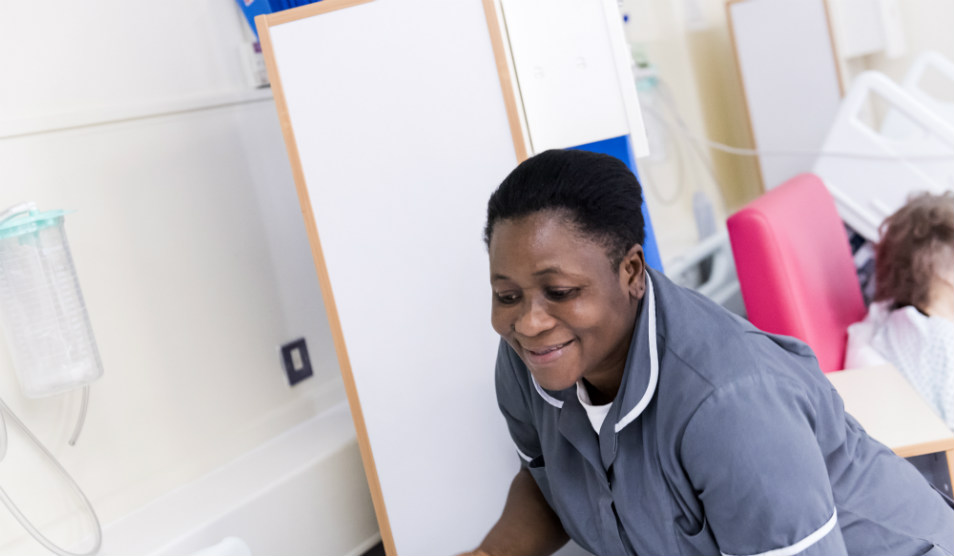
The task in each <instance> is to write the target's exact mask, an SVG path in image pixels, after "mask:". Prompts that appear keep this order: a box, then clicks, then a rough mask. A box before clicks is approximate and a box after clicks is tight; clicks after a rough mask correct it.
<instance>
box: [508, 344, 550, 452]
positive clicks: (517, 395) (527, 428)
mask: <svg viewBox="0 0 954 556" xmlns="http://www.w3.org/2000/svg"><path fill="white" fill-rule="evenodd" d="M525 373H526V371H525V370H524V367H523V365H522V363H521V362H520V360H519V358H518V357H517V355H516V354H515V353H513V350H511V349H510V346H508V345H507V344H506V342H504V341H501V342H500V347H499V348H498V350H497V368H496V389H497V405H499V406H500V412H501V413H502V414H503V416H504V419H505V420H506V422H507V429H508V430H509V431H510V437H511V438H512V439H513V443H514V445H515V447H516V450H517V454H518V455H519V456H520V460H521V462H522V464H523V466H524V467H526V466H528V465H529V464H530V463H531V462H533V463H534V464H537V463H541V462H542V457H543V456H542V450H541V448H540V438H539V435H538V434H537V429H536V428H535V427H534V425H533V418H532V416H531V409H530V406H529V400H528V396H527V394H528V393H529V392H527V388H526V382H527V380H526V377H524V376H518V375H521V374H525ZM521 378H522V379H523V380H521Z"/></svg>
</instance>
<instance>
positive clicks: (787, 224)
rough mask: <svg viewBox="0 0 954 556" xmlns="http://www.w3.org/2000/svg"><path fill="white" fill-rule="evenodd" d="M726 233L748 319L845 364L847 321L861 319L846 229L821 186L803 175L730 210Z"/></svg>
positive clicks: (832, 364) (822, 358) (829, 364)
mask: <svg viewBox="0 0 954 556" xmlns="http://www.w3.org/2000/svg"><path fill="white" fill-rule="evenodd" d="M727 226H728V229H729V239H730V241H731V243H732V252H733V255H734V256H735V264H736V268H737V270H738V273H739V285H740V286H741V289H742V299H743V300H744V301H745V309H746V311H747V313H748V317H749V320H750V321H751V322H752V324H754V325H755V326H757V327H758V328H760V329H762V330H764V331H766V332H771V333H775V334H784V335H786V336H794V337H796V338H799V339H800V340H802V341H804V342H805V343H807V344H808V345H809V346H810V347H811V348H812V350H813V351H814V352H815V355H816V356H817V357H818V363H819V365H820V366H821V368H822V370H823V371H825V372H830V371H836V370H840V369H842V368H843V364H844V360H845V345H846V342H847V330H848V325H850V324H852V323H853V322H857V321H859V320H861V319H862V318H864V316H865V313H866V309H865V304H864V300H863V299H862V296H861V287H860V286H859V284H858V275H857V272H856V271H855V266H854V261H853V260H852V256H851V249H850V248H849V245H848V239H847V232H846V230H845V227H844V224H843V223H842V221H841V218H839V216H838V212H837V210H836V208H835V203H834V201H833V200H832V197H831V195H830V194H829V193H828V190H827V189H826V188H825V184H824V183H822V181H821V179H820V178H819V177H818V176H816V175H814V174H801V175H799V176H796V177H794V178H792V179H790V180H788V181H787V182H785V183H784V184H782V185H780V186H778V187H776V188H774V189H772V190H770V191H769V192H768V193H766V194H765V195H763V196H761V197H759V198H758V199H756V200H754V201H752V202H751V203H749V204H748V205H746V206H745V207H744V208H742V209H741V210H739V211H738V212H736V213H735V214H733V215H732V216H731V217H730V218H729V220H728V222H727Z"/></svg>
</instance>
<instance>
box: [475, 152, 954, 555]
mask: <svg viewBox="0 0 954 556" xmlns="http://www.w3.org/2000/svg"><path fill="white" fill-rule="evenodd" d="M641 203H642V195H641V190H640V186H639V182H638V181H637V180H636V177H635V176H634V175H633V174H632V173H631V172H629V170H628V169H627V168H626V166H625V165H624V164H623V163H622V162H620V161H619V160H616V159H615V158H612V157H608V156H604V155H597V154H593V153H585V152H580V151H547V152H544V153H541V154H539V155H537V156H535V157H533V158H530V159H528V160H526V161H525V162H523V163H522V164H520V166H518V167H517V168H516V169H515V170H514V171H513V172H512V173H511V174H510V175H509V176H508V177H507V178H506V179H505V180H504V182H503V183H502V184H501V185H500V187H499V188H498V189H497V191H496V192H495V193H494V194H493V196H492V197H491V199H490V201H489V203H488V209H487V225H486V229H485V238H486V241H487V244H488V251H489V259H490V261H489V262H490V272H489V275H490V283H491V287H492V290H493V295H492V299H491V324H492V325H493V328H494V330H495V331H496V332H497V333H498V334H499V335H500V337H501V342H500V346H499V352H498V356H497V365H496V383H497V401H498V403H499V406H500V410H501V412H502V414H503V417H504V419H505V420H506V423H507V426H508V428H509V431H510V435H511V437H512V439H513V442H514V445H515V448H516V452H517V455H518V456H519V458H520V459H521V461H522V466H521V468H520V470H519V471H518V472H517V474H516V476H515V477H514V479H513V481H512V483H511V487H510V493H509V495H508V497H507V501H506V503H505V504H504V508H503V512H502V515H501V517H500V519H499V520H498V521H497V523H496V524H495V525H494V526H493V527H492V528H491V530H490V532H489V533H488V534H487V536H486V538H485V539H484V540H483V542H482V543H481V544H480V546H479V548H477V550H476V551H475V553H477V554H501V555H518V554H548V553H551V552H553V551H554V550H556V549H557V548H559V547H560V546H561V545H562V544H563V543H565V542H566V540H567V538H572V539H573V540H575V541H576V542H577V543H579V544H580V545H582V546H583V547H584V548H586V549H588V550H589V551H591V552H593V553H594V554H608V555H614V556H619V555H623V554H657V555H667V556H676V555H679V554H709V555H716V554H720V553H721V554H736V555H745V554H751V555H773V556H794V555H796V554H800V555H804V556H808V555H818V556H838V555H845V554H857V555H863V556H876V555H885V556H889V555H890V556H904V555H908V556H915V555H922V554H932V555H939V554H947V555H951V554H952V553H954V510H952V509H951V507H950V506H949V505H948V502H946V501H945V499H944V498H943V497H942V496H941V495H940V494H939V493H938V492H937V491H935V490H933V489H932V488H931V487H930V486H929V485H928V483H927V482H926V481H925V480H924V478H923V477H922V476H921V475H920V474H919V473H918V472H917V470H915V469H914V467H912V466H911V465H910V464H908V463H907V462H905V461H904V460H902V459H900V458H898V457H897V456H896V455H895V454H893V453H892V452H891V450H889V449H888V448H886V447H885V446H884V445H882V444H879V443H878V442H876V441H874V440H872V439H871V438H870V437H869V436H868V435H867V434H865V431H864V430H863V429H862V427H861V426H860V425H859V424H858V422H857V421H855V420H854V419H853V418H852V417H851V416H850V415H847V414H846V413H845V412H844V405H843V404H842V401H841V398H840V397H839V396H838V393H837V392H836V391H835V390H834V388H833V387H832V385H831V383H830V382H829V381H828V379H827V378H825V376H824V375H823V374H822V372H821V370H820V369H819V368H818V362H817V360H816V359H815V357H814V354H813V353H812V351H811V350H810V349H809V348H808V346H806V345H805V344H804V343H802V342H800V341H798V340H795V339H793V338H789V337H784V336H773V335H771V334H766V333H764V332H761V331H759V330H757V329H756V328H755V327H753V326H752V325H751V324H749V323H748V322H746V321H744V320H742V319H741V318H738V317H736V316H735V315H732V314H731V313H729V312H728V311H726V310H724V309H723V308H722V307H720V306H718V305H716V304H715V303H713V302H711V301H710V300H708V299H706V298H705V297H703V296H701V295H699V294H697V293H696V292H693V291H690V290H687V289H684V288H681V287H679V286H677V285H676V284H674V283H672V282H671V281H669V280H668V279H667V278H666V276H665V275H663V274H661V273H659V272H656V271H655V270H653V269H651V268H647V266H646V262H645V258H644V255H643V249H642V243H643V238H644V235H643V234H644V230H643V221H642V217H641V213H640V206H641ZM488 372H489V370H488Z"/></svg>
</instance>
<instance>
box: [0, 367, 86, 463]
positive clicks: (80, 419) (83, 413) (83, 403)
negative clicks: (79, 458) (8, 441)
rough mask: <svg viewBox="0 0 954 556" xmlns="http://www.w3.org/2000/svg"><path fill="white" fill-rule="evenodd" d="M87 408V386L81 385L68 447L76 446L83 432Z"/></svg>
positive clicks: (0, 454)
mask: <svg viewBox="0 0 954 556" xmlns="http://www.w3.org/2000/svg"><path fill="white" fill-rule="evenodd" d="M87 407H89V384H84V385H83V400H82V401H81V402H80V411H79V415H78V416H77V417H76V428H75V429H73V434H72V436H70V441H69V444H70V446H76V441H77V440H78V439H79V435H80V432H82V430H83V423H85V422H86V408H87ZM0 459H3V451H2V450H0Z"/></svg>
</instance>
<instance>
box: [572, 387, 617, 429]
mask: <svg viewBox="0 0 954 556" xmlns="http://www.w3.org/2000/svg"><path fill="white" fill-rule="evenodd" d="M576 397H577V398H579V400H580V405H582V406H583V409H585V410H586V416H587V417H588V418H589V419H590V425H592V426H593V430H595V431H596V434H599V433H600V427H602V426H603V421H605V420H606V414H607V413H609V410H610V407H611V406H612V405H613V402H610V403H608V404H604V405H593V404H592V403H590V395H589V393H587V391H586V386H584V385H583V380H582V379H581V380H578V381H576Z"/></svg>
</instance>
